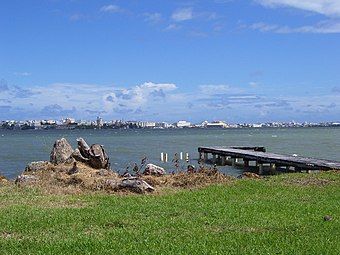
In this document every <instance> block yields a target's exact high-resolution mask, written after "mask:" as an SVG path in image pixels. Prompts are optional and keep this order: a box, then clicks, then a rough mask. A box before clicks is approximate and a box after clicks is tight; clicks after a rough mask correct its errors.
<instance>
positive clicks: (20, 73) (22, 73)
mask: <svg viewBox="0 0 340 255" xmlns="http://www.w3.org/2000/svg"><path fill="white" fill-rule="evenodd" d="M14 75H18V76H30V75H32V74H31V73H29V72H14Z"/></svg>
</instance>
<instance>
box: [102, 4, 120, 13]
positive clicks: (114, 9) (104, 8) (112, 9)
mask: <svg viewBox="0 0 340 255" xmlns="http://www.w3.org/2000/svg"><path fill="white" fill-rule="evenodd" d="M100 11H101V12H109V13H116V12H121V11H122V9H121V8H120V7H119V6H118V5H114V4H110V5H104V6H102V7H101V8H100Z"/></svg>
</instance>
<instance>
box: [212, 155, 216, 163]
mask: <svg viewBox="0 0 340 255" xmlns="http://www.w3.org/2000/svg"><path fill="white" fill-rule="evenodd" d="M212 156H213V158H212V162H213V164H216V154H213V155H212Z"/></svg>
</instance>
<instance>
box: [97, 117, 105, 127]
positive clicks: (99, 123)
mask: <svg viewBox="0 0 340 255" xmlns="http://www.w3.org/2000/svg"><path fill="white" fill-rule="evenodd" d="M103 126H104V121H103V119H102V118H101V117H99V116H98V117H97V127H98V128H101V127H103Z"/></svg>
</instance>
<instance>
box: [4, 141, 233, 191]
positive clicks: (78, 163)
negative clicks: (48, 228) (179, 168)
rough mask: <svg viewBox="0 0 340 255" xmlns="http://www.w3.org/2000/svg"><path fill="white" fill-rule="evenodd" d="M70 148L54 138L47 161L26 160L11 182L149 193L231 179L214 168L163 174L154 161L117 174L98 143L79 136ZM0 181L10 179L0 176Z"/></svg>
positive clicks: (51, 187)
mask: <svg viewBox="0 0 340 255" xmlns="http://www.w3.org/2000/svg"><path fill="white" fill-rule="evenodd" d="M77 143H78V146H77V148H76V149H73V148H72V146H71V145H70V143H69V142H68V141H67V140H66V139H65V138H61V139H60V140H57V141H55V143H54V145H53V148H52V151H51V153H50V161H37V162H31V163H29V164H28V165H27V166H26V168H25V170H24V171H23V173H22V174H20V175H19V176H17V178H16V179H15V181H14V184H15V185H17V186H19V187H37V188H40V189H42V190H43V191H45V192H48V193H74V192H84V191H104V192H109V193H110V192H115V193H116V192H128V193H139V194H145V193H153V192H160V191H162V190H164V189H169V188H170V189H174V188H175V189H178V188H194V187H202V186H206V185H209V184H213V183H230V182H231V181H232V180H233V179H234V178H233V177H230V176H227V175H224V174H222V173H220V172H218V171H216V170H215V169H211V168H205V167H201V168H200V169H199V170H198V171H196V170H195V168H194V166H189V167H188V171H187V172H181V173H173V174H166V171H165V170H164V169H163V168H161V167H159V166H157V165H154V164H146V162H145V161H144V162H143V160H142V163H141V166H137V165H135V168H134V169H133V172H134V173H133V174H131V173H129V172H125V173H124V174H122V175H120V174H118V173H117V172H115V171H113V170H112V169H111V168H110V159H109V158H108V156H107V154H106V152H105V149H104V147H103V146H102V145H99V144H92V145H91V146H89V145H88V144H87V143H86V141H85V140H84V139H83V138H78V139H77ZM0 183H2V184H11V183H13V182H11V181H8V180H6V179H5V178H2V179H1V180H0Z"/></svg>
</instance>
